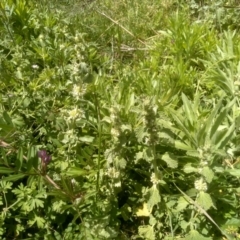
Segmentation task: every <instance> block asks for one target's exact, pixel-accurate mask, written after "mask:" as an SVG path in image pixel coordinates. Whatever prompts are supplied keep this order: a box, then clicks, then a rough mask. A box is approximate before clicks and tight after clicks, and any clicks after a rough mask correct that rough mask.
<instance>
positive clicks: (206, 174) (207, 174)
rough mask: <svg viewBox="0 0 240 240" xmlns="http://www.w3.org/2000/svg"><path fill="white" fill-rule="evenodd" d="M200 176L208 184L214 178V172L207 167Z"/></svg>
mask: <svg viewBox="0 0 240 240" xmlns="http://www.w3.org/2000/svg"><path fill="white" fill-rule="evenodd" d="M201 174H202V175H203V176H204V177H205V179H206V181H207V182H208V183H211V182H212V180H213V177H214V172H213V171H212V169H210V168H209V167H204V168H203V169H202V172H201Z"/></svg>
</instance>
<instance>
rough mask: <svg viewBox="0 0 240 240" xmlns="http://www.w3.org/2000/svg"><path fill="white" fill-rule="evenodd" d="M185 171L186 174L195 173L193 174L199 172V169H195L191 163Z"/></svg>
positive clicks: (186, 166)
mask: <svg viewBox="0 0 240 240" xmlns="http://www.w3.org/2000/svg"><path fill="white" fill-rule="evenodd" d="M183 171H184V172H185V173H193V172H198V169H197V168H195V167H193V166H192V165H191V163H187V164H186V165H185V166H184V168H183Z"/></svg>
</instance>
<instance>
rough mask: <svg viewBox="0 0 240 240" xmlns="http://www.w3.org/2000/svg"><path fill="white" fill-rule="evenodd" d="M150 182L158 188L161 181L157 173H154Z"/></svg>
mask: <svg viewBox="0 0 240 240" xmlns="http://www.w3.org/2000/svg"><path fill="white" fill-rule="evenodd" d="M150 181H151V182H152V183H153V185H154V186H156V185H157V184H158V183H159V182H160V181H159V179H157V177H156V174H155V173H152V175H151V178H150Z"/></svg>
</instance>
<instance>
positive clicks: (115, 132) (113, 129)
mask: <svg viewBox="0 0 240 240" xmlns="http://www.w3.org/2000/svg"><path fill="white" fill-rule="evenodd" d="M111 134H112V136H113V137H114V138H116V137H118V136H119V135H120V133H119V131H118V130H117V129H116V128H112V129H111Z"/></svg>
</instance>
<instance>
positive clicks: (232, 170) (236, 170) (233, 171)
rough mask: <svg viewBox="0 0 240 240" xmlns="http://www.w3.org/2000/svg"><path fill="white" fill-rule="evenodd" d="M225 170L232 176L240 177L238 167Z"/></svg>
mask: <svg viewBox="0 0 240 240" xmlns="http://www.w3.org/2000/svg"><path fill="white" fill-rule="evenodd" d="M225 172H227V173H229V174H230V175H232V176H234V177H240V169H229V170H225Z"/></svg>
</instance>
